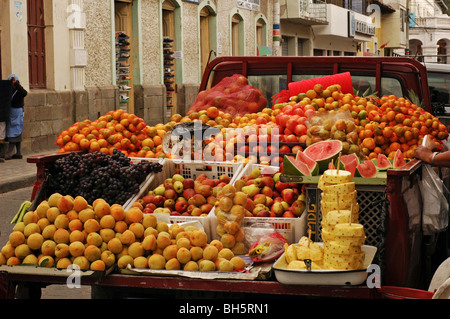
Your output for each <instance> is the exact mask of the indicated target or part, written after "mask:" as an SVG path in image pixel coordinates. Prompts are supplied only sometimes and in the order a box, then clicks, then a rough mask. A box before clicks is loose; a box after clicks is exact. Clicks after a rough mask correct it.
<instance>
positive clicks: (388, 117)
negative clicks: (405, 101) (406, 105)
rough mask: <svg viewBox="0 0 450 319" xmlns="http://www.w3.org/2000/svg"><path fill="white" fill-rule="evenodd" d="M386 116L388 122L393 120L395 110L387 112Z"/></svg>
mask: <svg viewBox="0 0 450 319" xmlns="http://www.w3.org/2000/svg"><path fill="white" fill-rule="evenodd" d="M386 117H387V119H388V121H389V122H391V121H393V120H394V119H395V112H394V111H389V112H387V113H386Z"/></svg>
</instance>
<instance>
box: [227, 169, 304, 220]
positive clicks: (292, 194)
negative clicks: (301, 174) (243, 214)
mask: <svg viewBox="0 0 450 319" xmlns="http://www.w3.org/2000/svg"><path fill="white" fill-rule="evenodd" d="M280 175H281V173H280V172H276V173H273V172H271V171H269V170H265V169H261V168H259V167H256V168H254V169H252V171H251V172H250V174H248V175H244V176H242V177H241V179H239V180H237V181H236V184H235V187H236V190H237V191H242V192H243V193H245V194H247V196H248V197H247V202H246V204H245V205H244V207H245V209H246V210H247V211H248V212H250V213H251V214H248V215H247V216H249V217H288V218H294V217H300V216H301V215H302V213H303V211H304V210H305V206H306V203H305V201H306V197H305V195H304V193H303V191H302V190H301V189H299V186H298V184H296V183H283V182H282V181H280Z"/></svg>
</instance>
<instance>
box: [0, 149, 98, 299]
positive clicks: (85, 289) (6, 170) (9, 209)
mask: <svg viewBox="0 0 450 319" xmlns="http://www.w3.org/2000/svg"><path fill="white" fill-rule="evenodd" d="M51 153H52V151H48V152H44V153H43V154H51ZM32 155H36V154H32ZM28 156H31V155H28ZM36 171H37V169H36V164H30V163H27V156H24V158H23V159H14V160H8V161H5V162H4V163H0V248H1V247H3V245H4V244H5V243H6V242H7V241H8V237H9V234H10V233H11V231H12V228H13V225H11V223H10V222H11V220H12V218H13V217H14V215H15V214H16V213H17V211H18V210H19V207H20V204H22V202H23V201H25V200H30V199H31V193H32V190H33V186H32V185H33V184H34V182H35V180H36ZM90 298H91V287H90V286H81V288H68V287H67V286H65V285H49V286H47V287H46V288H43V289H42V295H41V299H90Z"/></svg>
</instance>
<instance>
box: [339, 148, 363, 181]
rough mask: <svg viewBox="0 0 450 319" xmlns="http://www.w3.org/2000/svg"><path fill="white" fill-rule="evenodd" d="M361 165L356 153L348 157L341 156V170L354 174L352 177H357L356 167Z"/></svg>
mask: <svg viewBox="0 0 450 319" xmlns="http://www.w3.org/2000/svg"><path fill="white" fill-rule="evenodd" d="M337 161H338V160H336V166H337ZM358 164H359V158H358V156H357V155H356V154H355V153H351V154H348V155H341V164H340V166H339V169H345V170H346V171H348V172H350V173H351V174H352V177H353V176H355V171H356V167H357V166H358Z"/></svg>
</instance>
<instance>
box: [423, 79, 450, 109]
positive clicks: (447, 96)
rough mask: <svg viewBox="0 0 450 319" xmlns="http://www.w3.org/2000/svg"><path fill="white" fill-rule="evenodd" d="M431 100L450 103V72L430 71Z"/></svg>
mask: <svg viewBox="0 0 450 319" xmlns="http://www.w3.org/2000/svg"><path fill="white" fill-rule="evenodd" d="M427 74H428V86H429V87H430V91H431V102H438V103H445V104H450V73H443V72H433V71H428V72H427Z"/></svg>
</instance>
